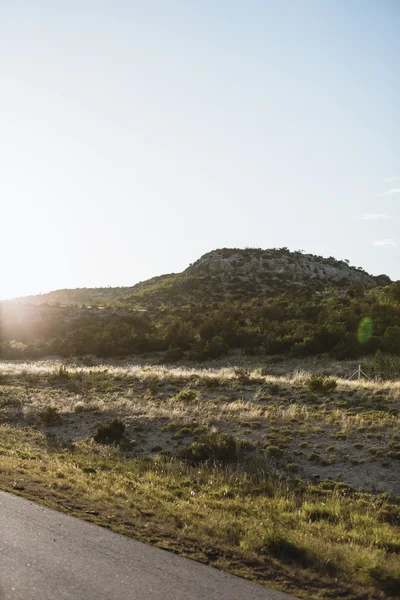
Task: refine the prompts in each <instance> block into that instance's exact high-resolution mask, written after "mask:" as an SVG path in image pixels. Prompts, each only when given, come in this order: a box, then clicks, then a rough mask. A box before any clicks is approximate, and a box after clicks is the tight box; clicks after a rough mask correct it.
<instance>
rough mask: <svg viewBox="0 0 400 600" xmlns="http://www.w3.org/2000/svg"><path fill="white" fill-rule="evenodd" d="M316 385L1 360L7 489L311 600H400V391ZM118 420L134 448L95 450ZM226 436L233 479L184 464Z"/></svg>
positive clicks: (208, 372)
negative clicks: (101, 427)
mask: <svg viewBox="0 0 400 600" xmlns="http://www.w3.org/2000/svg"><path fill="white" fill-rule="evenodd" d="M309 379H310V376H309V374H307V373H304V372H303V373H296V374H295V375H294V376H293V377H284V376H278V375H268V374H263V371H262V370H261V369H260V368H257V369H253V370H250V369H247V368H244V367H241V368H237V367H222V368H220V369H210V368H208V369H200V368H194V369H188V368H184V367H178V368H167V367H163V366H151V365H142V366H140V365H129V364H126V365H113V364H107V365H106V364H104V365H97V366H95V367H85V366H83V367H82V366H76V365H66V366H64V365H62V364H61V363H60V362H52V361H40V362H33V363H12V362H5V363H0V423H1V422H2V423H3V426H2V438H1V442H0V453H1V472H0V484H1V486H2V487H3V489H13V490H14V491H19V492H20V493H23V494H25V495H27V496H29V497H32V498H36V499H40V500H41V501H44V502H45V503H47V504H50V505H55V504H58V505H59V506H60V507H61V508H63V509H66V510H71V511H72V512H73V513H74V514H77V515H82V514H84V515H85V516H86V517H87V516H88V515H87V513H86V512H85V510H95V511H97V512H98V513H99V515H98V517H96V519H95V520H97V521H98V522H101V523H102V524H106V525H108V526H111V527H113V528H114V529H116V530H120V531H122V532H124V533H128V534H131V535H134V536H135V537H138V538H140V539H144V540H146V541H150V542H152V543H156V544H158V545H161V546H163V547H169V548H171V549H174V550H175V551H179V552H181V553H183V554H186V555H189V556H192V557H194V558H196V559H199V560H203V561H205V562H210V563H211V564H214V565H215V566H218V567H220V568H223V569H226V570H229V571H231V572H235V573H237V574H241V575H244V576H246V577H250V578H252V579H254V580H257V581H260V582H263V581H264V582H267V583H268V584H271V583H272V584H273V585H276V586H277V587H279V588H280V589H284V590H285V591H288V592H292V593H294V594H295V595H298V596H301V597H304V598H331V599H333V598H337V597H339V596H341V597H346V598H359V599H361V598H367V597H368V598H383V597H385V594H386V597H389V596H390V594H392V596H394V595H395V594H393V593H392V592H393V589H397V588H396V586H398V585H399V579H398V578H399V576H400V575H399V568H400V566H399V560H398V552H399V549H400V540H399V536H398V524H399V522H400V513H398V510H397V507H396V502H398V501H399V498H398V497H397V499H396V495H398V494H400V482H399V477H398V471H399V456H400V452H399V450H400V425H399V416H398V415H399V409H400V382H385V383H383V384H382V383H378V382H364V381H362V382H358V381H356V382H353V381H351V382H349V381H347V380H342V379H338V380H337V387H336V389H334V390H332V391H330V392H329V393H326V394H324V395H318V394H314V393H310V391H309ZM110 418H118V419H121V420H123V422H124V423H125V425H126V431H127V438H126V441H125V446H124V450H123V451H122V450H120V449H118V448H112V447H111V448H110V447H102V446H99V445H97V444H94V443H93V442H92V441H90V438H91V437H92V436H93V433H94V431H95V425H96V423H98V422H99V421H100V422H105V421H107V420H108V419H110ZM26 428H28V429H26ZM204 436H208V438H207V437H204ZM212 436H214V438H213V437H212ZM224 436H231V437H232V436H233V438H232V439H236V440H237V444H238V446H237V447H239V445H240V447H242V448H245V451H244V454H242V455H241V458H239V462H237V459H238V457H237V456H236V455H235V456H234V457H231V458H233V459H234V460H233V465H231V466H230V467H229V468H228V467H226V466H225V467H224V466H222V465H213V464H208V465H198V466H196V467H191V466H190V465H187V464H184V463H182V462H181V461H180V460H179V459H177V458H176V457H179V455H180V454H181V453H183V454H185V452H186V455H188V450H189V449H190V448H191V447H192V446H191V445H192V444H194V446H193V447H194V448H197V447H198V445H199V444H201V443H204V440H206V439H208V440H210V439H215V440H217V442H218V440H222V441H223V440H228V439H231V438H228V437H224ZM202 440H203V441H202ZM196 444H197V446H196ZM189 454H190V452H189ZM174 457H175V458H174ZM22 488H23V489H22ZM383 492H384V493H385V494H386V495H385V494H384V495H382V493H383ZM76 506H80V508H74V507H76ZM67 507H69V509H68V508H67ZM396 511H397V512H396ZM385 515H386V516H385ZM393 515H394V516H393ZM396 515H397V516H396ZM196 540H198V541H196ZM396 593H397V592H396ZM368 594H369V595H368Z"/></svg>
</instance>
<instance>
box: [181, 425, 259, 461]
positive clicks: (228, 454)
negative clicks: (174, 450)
mask: <svg viewBox="0 0 400 600" xmlns="http://www.w3.org/2000/svg"><path fill="white" fill-rule="evenodd" d="M246 447H247V448H248V447H249V444H248V443H246V442H243V441H239V440H236V439H235V438H234V437H233V435H228V434H224V433H208V434H206V435H203V436H201V437H200V438H199V440H197V441H195V442H193V443H192V444H189V445H188V446H186V448H184V449H183V450H181V452H180V458H182V459H183V460H187V461H188V462H191V463H193V464H198V463H202V462H219V463H229V462H234V461H236V460H237V459H238V457H239V453H240V450H241V449H244V448H246Z"/></svg>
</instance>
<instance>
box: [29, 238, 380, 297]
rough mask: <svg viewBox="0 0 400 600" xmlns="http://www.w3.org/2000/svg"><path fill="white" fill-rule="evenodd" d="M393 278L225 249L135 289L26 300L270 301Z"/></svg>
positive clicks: (295, 257) (282, 252)
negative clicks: (280, 295)
mask: <svg viewBox="0 0 400 600" xmlns="http://www.w3.org/2000/svg"><path fill="white" fill-rule="evenodd" d="M389 283H390V279H389V277H387V276H385V275H380V276H378V277H374V276H372V275H369V274H368V273H366V272H365V271H364V270H363V269H361V268H360V267H357V268H356V267H352V266H350V265H349V264H348V263H347V262H346V261H339V260H336V259H335V258H333V257H330V258H323V257H321V256H314V255H312V254H303V253H301V252H290V251H289V250H288V249H287V248H281V249H270V250H261V249H256V248H249V249H244V250H242V249H230V248H223V249H219V250H213V251H211V252H208V253H207V254H204V255H203V256H202V257H201V258H199V259H198V260H197V261H196V262H195V263H194V264H192V265H190V266H189V267H188V268H187V269H185V271H183V272H182V273H179V274H174V273H172V274H169V275H161V276H158V277H153V278H152V279H149V280H147V281H144V282H140V283H138V284H136V285H134V286H131V287H117V288H82V289H75V290H58V291H55V292H50V293H49V294H42V295H39V296H30V297H28V298H25V299H23V300H25V301H29V302H30V303H34V304H42V303H49V304H56V303H59V304H64V305H82V304H89V305H92V304H95V305H110V304H119V305H123V306H132V307H133V306H135V305H140V306H143V307H145V308H147V307H151V306H160V305H167V306H168V305H175V306H182V305H186V304H192V303H195V304H196V303H199V302H200V303H204V302H206V303H209V302H226V301H229V300H249V299H251V298H261V299H262V298H267V297H269V296H271V295H276V294H277V293H281V292H284V291H287V290H293V289H301V288H307V289H314V290H323V289H324V288H326V287H338V288H348V287H349V286H361V287H364V288H372V287H375V286H376V285H387V284H389Z"/></svg>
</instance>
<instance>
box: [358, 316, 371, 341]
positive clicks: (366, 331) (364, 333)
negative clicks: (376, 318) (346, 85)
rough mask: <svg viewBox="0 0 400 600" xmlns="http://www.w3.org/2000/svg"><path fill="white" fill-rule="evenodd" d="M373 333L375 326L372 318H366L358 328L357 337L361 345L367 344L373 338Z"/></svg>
mask: <svg viewBox="0 0 400 600" xmlns="http://www.w3.org/2000/svg"><path fill="white" fill-rule="evenodd" d="M373 333H374V324H373V322H372V319H371V317H364V319H363V320H362V321H361V323H360V325H359V326H358V333H357V337H358V341H359V342H360V344H365V342H368V340H369V339H370V338H371V337H372V334H373Z"/></svg>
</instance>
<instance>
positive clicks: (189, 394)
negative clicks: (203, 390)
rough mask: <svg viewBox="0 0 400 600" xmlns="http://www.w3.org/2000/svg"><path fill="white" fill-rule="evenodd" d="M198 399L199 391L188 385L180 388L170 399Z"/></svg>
mask: <svg viewBox="0 0 400 600" xmlns="http://www.w3.org/2000/svg"><path fill="white" fill-rule="evenodd" d="M198 399H199V392H198V391H197V390H194V389H193V388H190V387H188V388H185V389H183V390H181V391H180V392H178V393H177V394H175V396H173V397H172V400H174V401H177V402H195V401H196V400H198Z"/></svg>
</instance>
